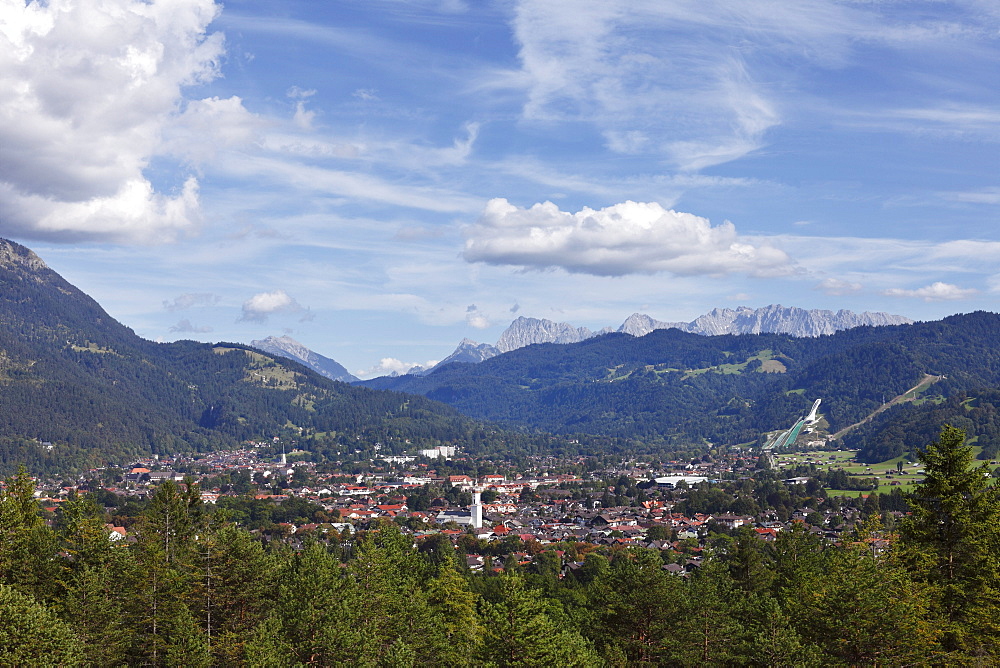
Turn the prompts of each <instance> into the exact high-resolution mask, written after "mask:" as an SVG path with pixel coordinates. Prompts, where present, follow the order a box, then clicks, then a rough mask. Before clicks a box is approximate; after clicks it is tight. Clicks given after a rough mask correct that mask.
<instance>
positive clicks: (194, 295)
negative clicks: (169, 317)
mask: <svg viewBox="0 0 1000 668" xmlns="http://www.w3.org/2000/svg"><path fill="white" fill-rule="evenodd" d="M221 299H222V297H220V296H219V295H216V294H212V293H211V292H186V293H184V294H182V295H178V296H177V297H174V298H173V300H171V301H164V302H163V308H165V309H166V310H168V311H183V310H184V309H189V308H194V307H197V306H215V305H216V304H218V303H219V301H220V300H221Z"/></svg>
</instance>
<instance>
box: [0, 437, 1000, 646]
mask: <svg viewBox="0 0 1000 668" xmlns="http://www.w3.org/2000/svg"><path fill="white" fill-rule="evenodd" d="M919 456H920V459H921V462H922V463H923V465H924V467H925V470H926V472H927V474H926V479H925V481H924V482H923V483H922V484H921V485H920V486H919V487H918V488H917V489H916V491H915V492H914V493H913V494H912V496H911V497H910V498H909V499H908V501H909V504H910V508H911V509H912V513H911V514H910V515H909V517H908V518H907V519H906V520H905V521H904V522H903V523H902V525H901V526H900V528H899V531H898V534H887V533H885V531H884V528H883V525H882V523H881V521H879V518H878V516H877V515H873V516H872V517H870V518H869V520H868V521H867V522H865V523H861V524H859V525H858V527H857V529H856V530H855V532H854V533H853V535H851V536H850V537H847V538H845V539H844V540H842V541H841V542H839V543H838V544H833V543H827V542H824V541H822V540H821V539H819V538H817V537H816V536H815V535H813V534H812V533H810V532H809V531H807V530H806V529H804V528H802V527H798V528H793V529H792V530H790V531H782V532H780V533H779V534H778V536H777V538H776V540H774V541H773V542H764V541H762V540H761V539H760V538H759V537H758V536H757V534H756V532H754V531H752V530H745V531H742V532H740V533H739V534H738V535H737V536H736V538H735V540H734V541H732V542H731V543H729V544H728V546H727V547H721V546H720V548H719V549H717V550H715V551H714V552H710V553H708V554H706V555H705V558H704V559H702V560H701V562H700V565H698V566H697V567H695V566H694V564H693V563H689V564H688V567H689V568H687V569H686V572H685V569H683V568H681V569H679V568H678V567H677V566H675V567H673V568H666V563H665V561H664V559H663V557H662V556H661V554H660V553H659V552H658V551H657V550H653V549H643V548H635V547H626V546H622V547H618V548H615V549H609V550H604V551H601V550H597V549H589V548H588V549H582V546H581V549H576V548H574V551H575V552H576V556H577V557H578V558H579V557H582V559H580V560H578V561H573V562H567V560H566V559H565V555H563V554H560V553H559V552H557V551H554V550H549V551H542V552H541V553H540V554H536V555H535V557H534V558H533V559H531V560H530V561H527V560H526V559H525V558H524V556H523V555H518V553H512V554H511V555H508V557H507V559H506V560H505V561H504V562H503V564H502V567H501V564H496V563H495V564H493V565H492V567H490V566H488V567H487V568H485V569H484V571H483V572H481V573H474V572H471V571H470V570H469V569H468V568H467V567H466V560H465V555H464V554H463V553H462V552H461V548H462V545H463V544H468V543H469V541H459V550H457V551H456V549H455V548H453V547H452V544H451V542H450V541H448V540H440V538H441V537H440V536H435V537H432V538H429V539H427V540H424V541H418V542H416V543H415V541H414V538H413V536H412V535H409V534H406V533H404V532H403V531H401V530H400V528H399V527H398V526H397V525H396V524H394V523H392V522H384V523H379V524H375V525H373V526H371V527H369V528H368V529H367V530H364V531H359V532H358V533H356V534H354V535H352V536H349V537H343V536H341V537H338V540H336V541H333V540H329V541H328V540H324V538H323V537H322V536H318V537H315V538H314V539H310V540H305V541H304V542H303V543H302V544H301V545H299V546H297V547H295V548H293V547H292V546H291V545H290V544H289V543H288V542H285V541H280V540H273V541H270V542H269V543H267V544H265V542H264V541H262V540H261V539H260V536H259V535H257V534H254V533H251V532H249V531H247V530H245V529H243V528H241V527H240V526H238V525H236V524H234V523H233V522H231V521H229V520H228V519H227V518H226V513H225V512H224V511H218V512H214V513H210V512H208V511H207V509H206V507H205V506H203V505H202V503H201V500H200V493H199V491H198V488H197V485H194V484H190V483H189V484H175V483H173V482H170V481H168V482H165V483H163V484H162V485H161V486H160V487H159V488H158V490H157V492H156V494H155V495H154V496H153V498H152V499H151V501H150V502H149V504H148V506H147V507H146V509H145V510H144V511H143V512H142V515H141V516H140V518H139V521H138V522H137V524H136V526H135V527H134V528H133V532H132V533H133V535H134V542H130V541H109V539H108V530H107V528H106V526H105V519H106V518H105V517H104V515H103V509H102V508H101V507H100V506H98V505H97V504H96V503H95V502H94V500H93V499H92V498H89V497H87V496H81V497H78V498H75V499H72V500H69V501H67V502H65V503H63V504H62V507H61V509H60V511H59V513H58V516H57V519H56V521H55V523H54V526H49V525H47V524H46V523H45V522H44V521H43V520H42V518H41V516H40V515H39V508H38V504H37V502H36V501H35V499H34V498H33V485H32V482H31V479H30V478H29V477H28V475H27V473H26V472H25V471H24V470H22V471H21V472H19V473H18V474H17V475H15V476H14V477H12V478H10V479H9V480H8V481H7V486H6V489H5V490H4V491H3V493H2V496H0V663H2V664H5V665H66V666H72V665H164V666H166V665H187V666H209V665H220V666H230V665H231V666H242V665H247V666H281V665H344V664H351V665H360V666H417V665H421V666H424V665H430V666H433V665H442V666H444V665H448V666H454V665H492V666H541V665H552V664H558V665H567V666H600V665H612V666H643V665H678V666H686V665H692V666H693V665H719V666H724V665H805V666H810V665H811V666H829V665H844V666H847V665H851V666H856V665H872V666H874V665H924V664H947V665H951V664H959V663H977V664H980V665H988V664H990V663H994V662H996V660H997V658H998V651H1000V648H998V642H1000V628H998V622H997V619H998V615H997V612H998V609H997V605H998V600H997V595H996V592H997V587H998V584H1000V561H998V557H997V555H1000V499H998V497H997V491H996V489H995V488H994V487H993V486H992V485H991V484H990V482H991V481H990V478H989V476H988V470H987V469H985V468H983V467H982V466H975V465H974V462H973V459H972V453H971V449H970V448H969V446H967V445H966V444H965V435H964V433H963V432H962V431H961V430H959V429H956V428H954V427H946V428H945V429H943V430H942V431H941V433H940V435H939V438H938V439H937V441H935V442H933V443H931V444H929V445H928V446H927V447H926V448H925V449H923V450H921V452H920V454H919ZM534 551H536V552H537V551H538V550H537V549H536V550H534ZM678 570H680V571H681V574H677V573H675V571H678Z"/></svg>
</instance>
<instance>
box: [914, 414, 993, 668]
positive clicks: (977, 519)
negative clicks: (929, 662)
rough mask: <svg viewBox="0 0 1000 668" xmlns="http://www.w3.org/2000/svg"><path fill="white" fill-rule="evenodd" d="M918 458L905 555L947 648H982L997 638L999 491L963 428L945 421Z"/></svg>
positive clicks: (969, 651) (978, 651) (988, 647)
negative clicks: (936, 612) (977, 462)
mask: <svg viewBox="0 0 1000 668" xmlns="http://www.w3.org/2000/svg"><path fill="white" fill-rule="evenodd" d="M917 457H918V459H919V460H920V462H921V463H922V464H923V466H924V470H925V472H926V476H925V478H924V481H923V482H922V483H921V484H920V485H918V486H917V488H916V489H915V490H914V492H913V494H912V496H911V497H910V505H911V507H912V509H913V514H912V515H911V517H910V518H908V520H907V521H905V522H904V523H903V525H902V527H901V532H900V533H901V538H902V544H903V549H904V557H905V559H906V560H907V562H908V564H909V566H910V567H911V569H913V570H914V571H915V572H916V573H917V574H918V577H920V578H921V579H922V580H923V581H925V582H927V583H929V584H930V585H931V586H933V587H934V589H935V600H936V602H937V606H938V607H939V609H940V612H941V613H942V615H943V617H944V618H945V620H946V622H947V628H946V632H945V636H944V641H943V642H944V646H945V649H946V650H948V651H953V652H963V653H967V654H974V655H980V654H982V653H983V652H993V651H994V650H993V649H992V647H995V646H996V645H997V643H998V642H1000V619H998V612H1000V592H998V586H1000V561H998V559H1000V496H998V491H997V488H996V487H994V486H993V485H991V480H990V470H989V467H988V465H987V464H983V465H982V466H973V456H972V449H971V448H970V447H969V446H968V445H966V444H965V432H964V431H962V430H961V429H956V428H955V427H951V426H948V425H946V426H945V427H944V428H943V429H942V430H941V435H940V437H939V438H938V440H937V441H936V442H934V443H931V444H930V445H928V446H927V448H926V449H925V450H923V451H920V452H918V453H917Z"/></svg>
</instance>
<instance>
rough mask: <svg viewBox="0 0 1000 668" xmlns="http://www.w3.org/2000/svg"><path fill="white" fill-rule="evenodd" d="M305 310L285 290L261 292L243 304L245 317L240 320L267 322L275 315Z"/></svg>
mask: <svg viewBox="0 0 1000 668" xmlns="http://www.w3.org/2000/svg"><path fill="white" fill-rule="evenodd" d="M303 310H305V309H303V308H302V306H300V305H299V303H298V302H297V301H295V299H294V298H293V297H291V296H290V295H289V294H288V293H287V292H285V291H284V290H274V291H272V292H260V293H258V294H256V295H254V296H253V297H251V298H250V299H248V300H247V301H245V302H243V315H242V316H241V317H240V320H243V321H248V322H265V321H266V320H267V317H268V316H269V315H271V314H274V313H299V312H301V311H303Z"/></svg>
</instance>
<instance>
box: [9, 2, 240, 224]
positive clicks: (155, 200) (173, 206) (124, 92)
mask: <svg viewBox="0 0 1000 668" xmlns="http://www.w3.org/2000/svg"><path fill="white" fill-rule="evenodd" d="M220 9H221V8H220V7H219V6H218V5H216V4H215V3H214V2H213V1H212V0H149V1H144V0H86V1H84V0H49V2H45V3H41V2H29V3H24V2H16V1H12V0H5V1H4V2H3V5H2V12H0V146H2V147H3V159H2V160H0V219H3V220H4V224H5V226H6V227H8V228H10V229H12V230H13V231H15V232H16V233H19V234H23V235H25V236H32V237H45V238H51V239H57V240H71V239H78V238H93V239H105V240H112V241H139V242H146V243H153V242H160V241H165V240H170V239H173V238H175V237H176V236H178V235H180V234H183V233H185V232H187V231H189V230H191V229H192V228H193V227H194V226H196V225H197V223H198V222H199V202H198V183H197V181H196V180H195V179H194V178H193V177H189V178H187V180H186V182H185V183H184V185H183V186H182V187H180V188H178V189H177V190H176V191H175V192H158V191H157V190H156V188H155V187H154V186H153V184H152V183H151V182H150V181H149V179H148V178H147V177H146V175H145V174H144V170H145V169H146V167H147V166H148V165H149V164H150V161H151V160H152V159H153V158H154V157H156V156H157V155H159V154H160V152H161V150H162V138H163V133H164V131H165V129H166V128H168V127H169V125H170V124H171V122H172V120H173V119H174V118H175V117H176V116H177V112H178V110H179V109H181V108H183V99H184V98H183V89H184V88H185V87H187V86H191V85H195V84H200V83H204V82H206V81H209V80H211V79H212V78H214V77H215V76H216V75H217V63H218V60H219V58H220V57H221V55H222V52H223V40H222V36H221V34H218V33H214V34H209V33H208V31H207V28H208V25H209V24H210V23H211V22H212V20H213V19H214V18H215V17H216V16H217V14H218V12H219V11H220Z"/></svg>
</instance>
